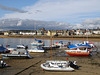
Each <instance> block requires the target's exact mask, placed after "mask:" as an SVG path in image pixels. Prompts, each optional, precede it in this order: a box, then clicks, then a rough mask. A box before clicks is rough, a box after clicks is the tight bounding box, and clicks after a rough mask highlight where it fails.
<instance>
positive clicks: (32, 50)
mask: <svg viewBox="0 0 100 75" xmlns="http://www.w3.org/2000/svg"><path fill="white" fill-rule="evenodd" d="M28 52H30V53H34V52H35V53H37V52H38V53H44V52H45V50H44V49H43V48H42V47H33V48H31V49H28Z"/></svg>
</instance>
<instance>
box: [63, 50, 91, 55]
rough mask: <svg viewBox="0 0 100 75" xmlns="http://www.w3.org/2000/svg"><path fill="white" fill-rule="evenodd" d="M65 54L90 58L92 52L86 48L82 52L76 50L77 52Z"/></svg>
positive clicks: (69, 51)
mask: <svg viewBox="0 0 100 75" xmlns="http://www.w3.org/2000/svg"><path fill="white" fill-rule="evenodd" d="M65 52H66V53H67V54H68V55H70V56H89V55H90V52H89V51H88V50H87V48H85V50H84V49H83V50H80V49H79V48H76V49H75V50H65Z"/></svg>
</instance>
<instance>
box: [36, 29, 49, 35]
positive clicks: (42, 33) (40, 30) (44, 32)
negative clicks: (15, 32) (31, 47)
mask: <svg viewBox="0 0 100 75" xmlns="http://www.w3.org/2000/svg"><path fill="white" fill-rule="evenodd" d="M46 33H47V31H46V30H45V28H41V29H38V30H37V35H44V34H46Z"/></svg>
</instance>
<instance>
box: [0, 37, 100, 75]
mask: <svg viewBox="0 0 100 75" xmlns="http://www.w3.org/2000/svg"><path fill="white" fill-rule="evenodd" d="M42 40H44V42H45V44H46V45H47V46H49V45H50V44H51V40H49V39H42ZM32 41H33V39H22V38H21V39H16V38H1V43H2V44H3V46H6V45H7V44H9V45H10V47H12V48H16V45H17V44H24V45H28V48H31V45H30V43H31V42H32ZM59 41H61V40H54V42H59ZM62 41H63V42H64V43H65V44H67V42H69V41H70V42H73V43H74V44H75V43H79V42H81V41H82V40H62ZM52 43H53V41H52ZM94 44H95V45H96V46H97V47H98V54H94V55H93V56H89V57H88V56H86V57H75V56H69V55H68V54H66V52H65V51H64V50H66V47H64V48H59V49H55V50H53V51H52V59H53V60H63V61H77V64H78V65H79V66H80V67H79V69H78V70H75V71H73V72H51V71H45V70H43V69H42V68H41V67H40V65H41V64H42V63H44V62H46V61H47V60H51V50H48V51H47V52H46V53H30V55H31V56H32V57H33V58H32V59H4V61H5V62H6V63H7V64H8V65H9V67H7V68H3V69H0V75H24V74H25V75H34V74H35V75H47V74H48V75H52V74H56V75H61V74H62V73H63V75H66V74H68V75H70V74H71V75H78V74H82V75H84V74H85V75H99V74H100V73H99V69H100V60H99V58H100V53H99V52H100V46H99V44H100V42H97V41H96V42H94ZM91 70H92V71H91Z"/></svg>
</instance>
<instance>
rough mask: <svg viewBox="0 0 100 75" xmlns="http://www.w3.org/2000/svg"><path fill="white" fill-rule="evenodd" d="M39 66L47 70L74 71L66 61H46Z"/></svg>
mask: <svg viewBox="0 0 100 75" xmlns="http://www.w3.org/2000/svg"><path fill="white" fill-rule="evenodd" d="M41 67H42V68H43V69H44V70H47V71H74V68H72V67H70V65H69V62H68V61H46V63H43V64H41Z"/></svg>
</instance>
